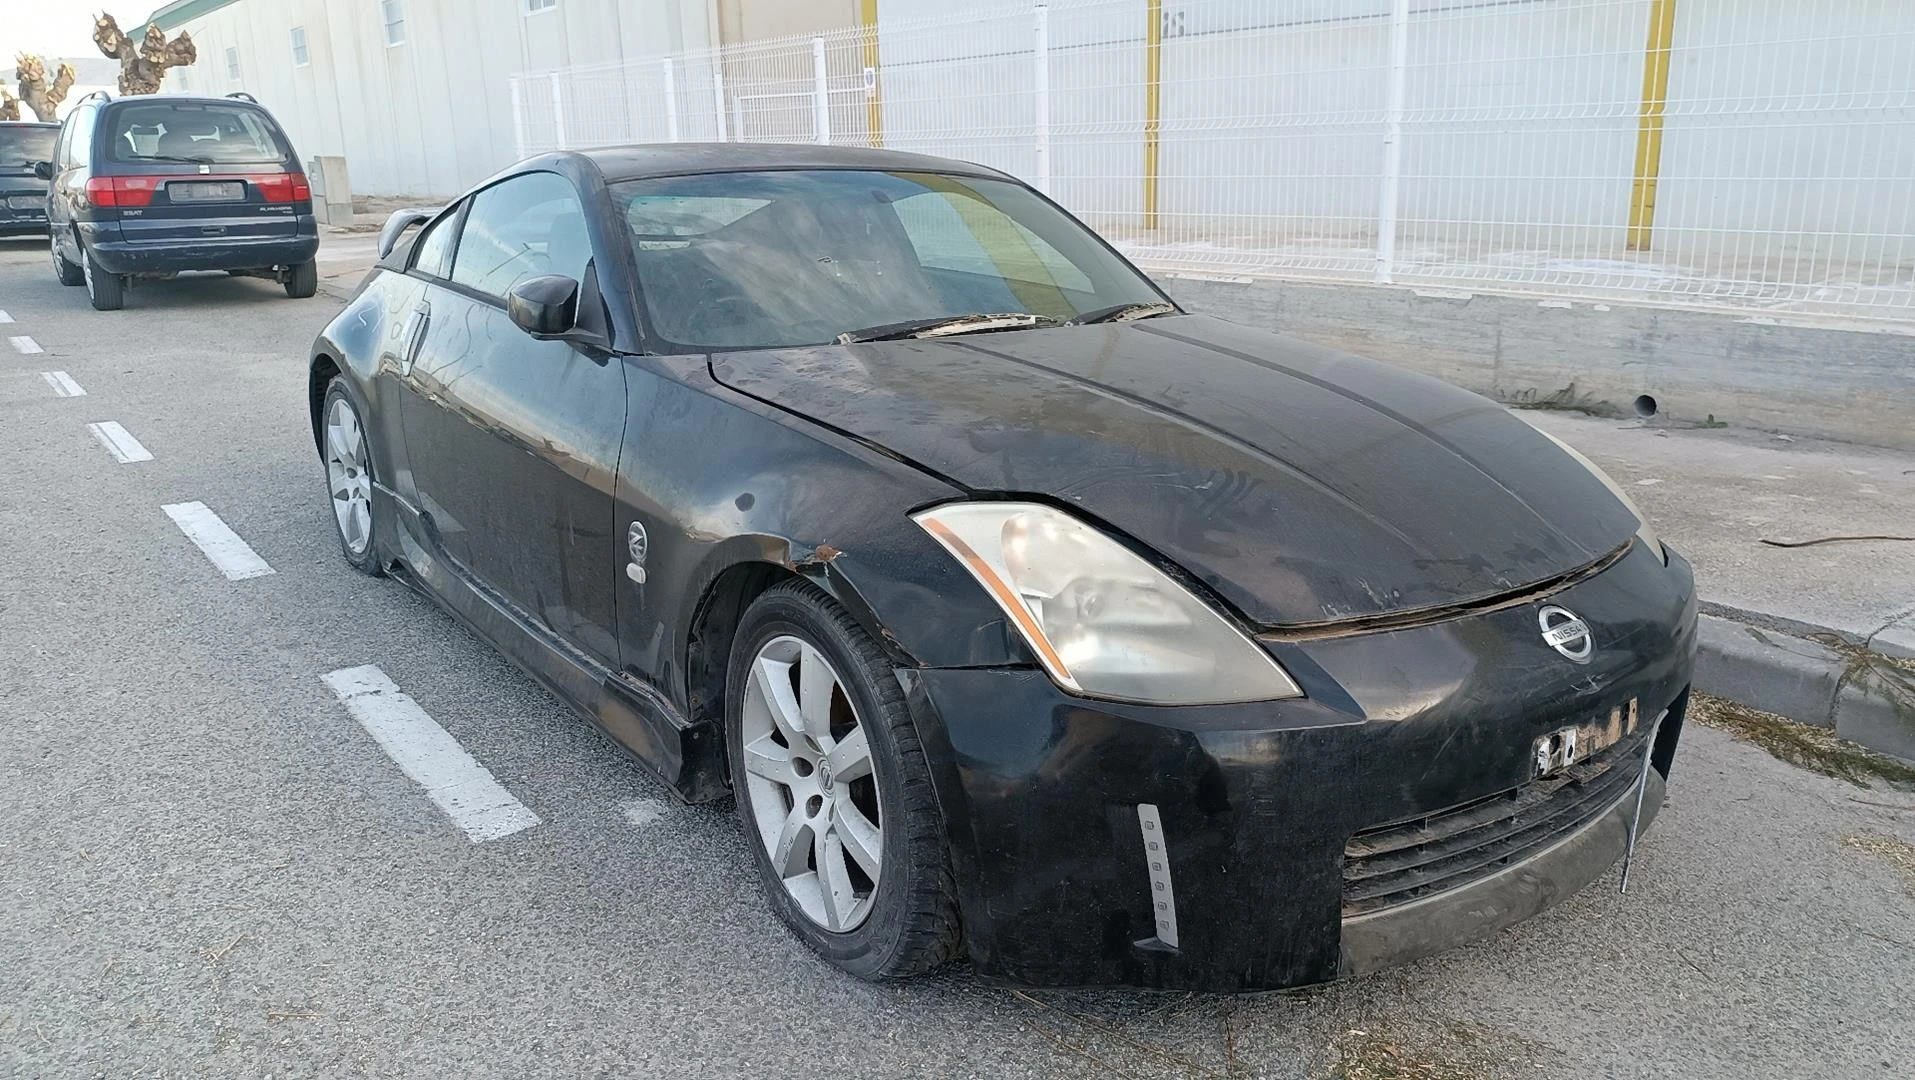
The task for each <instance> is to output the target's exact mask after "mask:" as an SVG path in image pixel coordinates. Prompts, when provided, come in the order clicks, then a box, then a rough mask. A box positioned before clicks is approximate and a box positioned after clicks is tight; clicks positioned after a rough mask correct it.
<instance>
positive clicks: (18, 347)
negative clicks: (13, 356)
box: [7, 337, 46, 354]
mask: <svg viewBox="0 0 1915 1080" xmlns="http://www.w3.org/2000/svg"><path fill="white" fill-rule="evenodd" d="M7 343H8V344H10V345H12V346H13V348H14V351H15V352H23V353H29V354H31V353H37V352H45V351H46V350H44V349H42V348H40V343H39V342H37V341H35V340H33V339H32V338H30V337H10V338H8V339H7Z"/></svg>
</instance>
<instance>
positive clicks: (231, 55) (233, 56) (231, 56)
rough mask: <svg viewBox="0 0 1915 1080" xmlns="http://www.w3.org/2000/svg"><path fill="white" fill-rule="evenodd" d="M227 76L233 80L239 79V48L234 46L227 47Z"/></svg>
mask: <svg viewBox="0 0 1915 1080" xmlns="http://www.w3.org/2000/svg"><path fill="white" fill-rule="evenodd" d="M226 78H227V79H229V80H231V81H232V82H238V81H239V50H238V49H236V48H233V47H232V46H227V49H226Z"/></svg>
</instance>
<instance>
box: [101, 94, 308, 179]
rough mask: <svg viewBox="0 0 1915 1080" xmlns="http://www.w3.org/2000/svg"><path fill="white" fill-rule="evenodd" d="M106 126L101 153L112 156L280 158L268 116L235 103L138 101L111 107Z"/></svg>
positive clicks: (214, 160)
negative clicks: (107, 139)
mask: <svg viewBox="0 0 1915 1080" xmlns="http://www.w3.org/2000/svg"><path fill="white" fill-rule="evenodd" d="M109 129H110V133H111V136H112V137H111V140H110V143H109V149H108V150H107V156H108V157H110V158H111V159H112V160H114V161H124V162H147V161H152V162H176V163H182V164H197V165H265V164H281V163H283V162H284V161H285V159H286V152H285V150H284V149H283V148H282V146H281V143H280V141H279V139H278V137H277V132H276V129H275V126H274V124H273V121H272V119H271V118H270V117H268V116H267V115H266V114H265V113H263V112H261V111H260V110H258V109H253V108H247V107H244V106H239V105H213V104H202V103H199V102H190V103H189V102H178V103H174V102H158V101H156V102H153V103H151V104H144V103H142V104H140V105H132V106H127V107H125V108H122V109H120V110H118V111H116V112H114V113H113V114H112V116H111V120H110V121H109Z"/></svg>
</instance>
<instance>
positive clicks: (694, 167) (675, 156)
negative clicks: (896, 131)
mask: <svg viewBox="0 0 1915 1080" xmlns="http://www.w3.org/2000/svg"><path fill="white" fill-rule="evenodd" d="M579 156H581V157H584V158H586V159H587V160H589V161H591V162H592V164H593V165H595V166H597V168H598V171H599V173H600V175H602V176H603V177H604V178H605V180H606V182H607V183H617V182H619V181H621V180H641V179H644V178H646V177H652V176H684V175H686V174H694V173H711V172H762V171H775V170H781V169H871V170H885V171H898V172H933V173H958V174H963V175H970V176H993V177H1003V178H1004V179H1010V177H1009V176H1007V175H1006V174H1004V173H1002V172H999V171H998V170H996V169H993V168H989V167H987V166H984V165H976V164H973V163H971V162H968V161H956V160H953V159H951V158H941V157H932V156H931V155H929V154H909V153H905V152H903V151H901V150H874V149H868V148H866V147H862V146H825V145H821V144H817V143H735V142H709V143H652V144H649V145H642V146H614V147H607V148H605V149H601V150H584V151H580V152H579Z"/></svg>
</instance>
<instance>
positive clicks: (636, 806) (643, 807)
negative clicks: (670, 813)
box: [618, 799, 665, 829]
mask: <svg viewBox="0 0 1915 1080" xmlns="http://www.w3.org/2000/svg"><path fill="white" fill-rule="evenodd" d="M618 812H619V813H621V814H624V815H625V820H626V821H629V822H631V823H632V824H634V825H637V826H638V827H639V828H641V829H642V828H644V827H645V826H647V825H651V824H654V823H656V822H657V821H658V820H659V819H660V818H662V817H664V816H665V806H664V804H663V803H660V802H658V801H657V800H655V799H626V800H624V801H623V802H621V803H619V804H618Z"/></svg>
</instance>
